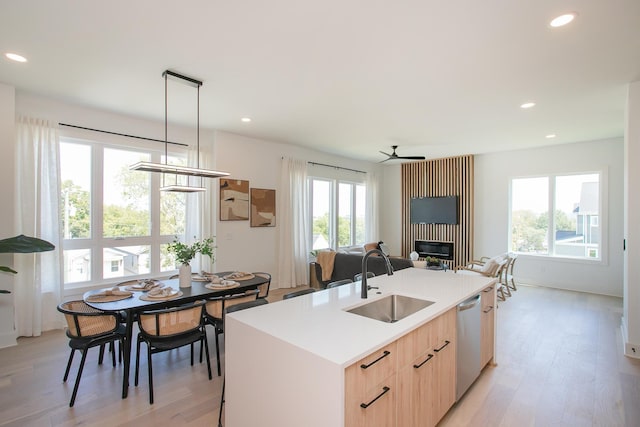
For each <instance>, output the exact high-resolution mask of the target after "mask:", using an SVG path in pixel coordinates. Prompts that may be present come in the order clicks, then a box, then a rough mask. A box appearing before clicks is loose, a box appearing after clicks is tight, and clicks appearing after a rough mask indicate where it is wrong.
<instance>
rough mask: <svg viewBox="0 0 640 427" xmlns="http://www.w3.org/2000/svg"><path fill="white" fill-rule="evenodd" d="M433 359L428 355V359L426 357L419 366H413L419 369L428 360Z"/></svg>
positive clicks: (431, 355)
mask: <svg viewBox="0 0 640 427" xmlns="http://www.w3.org/2000/svg"><path fill="white" fill-rule="evenodd" d="M432 358H433V354H429V357H427V358H426V359H424V360H423V361H422V363H420V364H419V365H413V367H414V368H416V369H418V368H419V367H421V366H422V365H424V364H425V363H427V362H428V361H429V360H431V359H432Z"/></svg>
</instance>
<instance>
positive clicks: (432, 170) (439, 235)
mask: <svg viewBox="0 0 640 427" xmlns="http://www.w3.org/2000/svg"><path fill="white" fill-rule="evenodd" d="M401 173H402V256H403V257H408V256H409V253H410V252H411V251H413V242H414V240H437V241H441V242H453V243H454V259H453V261H446V262H447V263H448V264H449V266H450V267H456V266H459V265H464V264H466V263H467V262H469V261H470V260H472V259H473V258H472V256H473V253H472V252H473V156H471V155H468V156H458V157H448V158H445V159H436V160H425V161H423V162H412V163H403V164H402V170H401ZM442 196H458V203H459V206H458V215H459V224H457V225H452V224H411V219H410V206H411V198H412V197H442Z"/></svg>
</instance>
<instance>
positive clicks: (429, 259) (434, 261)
mask: <svg viewBox="0 0 640 427" xmlns="http://www.w3.org/2000/svg"><path fill="white" fill-rule="evenodd" d="M425 260H426V261H427V264H428V265H440V260H439V259H438V258H436V257H434V256H428V257H426V258H425Z"/></svg>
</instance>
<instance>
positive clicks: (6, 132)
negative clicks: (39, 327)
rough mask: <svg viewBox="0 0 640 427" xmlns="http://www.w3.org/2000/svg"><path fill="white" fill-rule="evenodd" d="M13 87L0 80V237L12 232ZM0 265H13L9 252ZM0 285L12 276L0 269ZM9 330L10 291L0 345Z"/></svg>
mask: <svg viewBox="0 0 640 427" xmlns="http://www.w3.org/2000/svg"><path fill="white" fill-rule="evenodd" d="M14 128H15V90H14V88H13V87H11V86H7V85H4V84H1V83H0V152H2V159H3V160H2V167H0V194H2V200H3V203H1V204H0V239H6V238H8V237H13V236H14V235H15V233H14V229H13V228H14V211H13V209H14V207H13V203H12V200H13V196H14V193H15V191H14V186H15V179H14V176H15V174H14V169H15V168H14V163H13V159H14V157H15V156H14V154H15V150H14V144H13V141H14V140H15V134H14V132H15V130H14ZM0 265H4V266H9V267H10V266H11V265H13V255H10V254H0ZM0 289H7V290H13V277H12V274H10V273H2V272H0ZM15 343H16V336H15V332H14V330H13V294H0V348H3V347H8V346H11V345H15Z"/></svg>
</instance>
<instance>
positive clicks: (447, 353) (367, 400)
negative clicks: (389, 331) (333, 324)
mask: <svg viewBox="0 0 640 427" xmlns="http://www.w3.org/2000/svg"><path fill="white" fill-rule="evenodd" d="M455 339H456V312H455V309H452V310H449V311H448V312H447V313H445V314H443V315H441V316H439V317H437V318H435V319H433V320H432V321H430V322H429V323H427V324H425V325H423V326H420V327H419V328H417V329H415V330H414V331H412V332H410V333H408V334H407V335H405V336H403V337H401V338H400V339H398V340H397V341H396V342H394V343H392V344H391V345H389V346H386V347H385V348H383V349H381V350H379V351H376V352H374V353H372V354H371V355H369V356H367V357H366V358H364V359H362V360H360V361H358V362H357V363H355V364H353V365H351V366H349V367H348V368H347V369H346V371H345V381H346V384H345V387H346V388H345V396H346V399H345V404H346V408H345V419H346V421H345V425H346V426H348V427H352V426H367V427H369V426H378V425H384V426H385V427H392V426H402V427H410V426H435V425H436V424H437V423H438V421H439V420H440V419H441V418H442V417H443V416H444V414H446V412H447V411H448V410H449V408H450V407H451V406H452V405H453V403H454V402H455V385H456V376H455V375H456V372H455V367H456V354H455V351H456V341H455ZM387 352H388V353H389V354H386V353H387ZM376 365H377V366H376ZM365 366H367V368H366V369H365V368H364V367H365ZM385 387H386V388H388V390H387V389H385ZM363 403H364V404H365V406H366V407H363V406H362V404H363Z"/></svg>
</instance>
